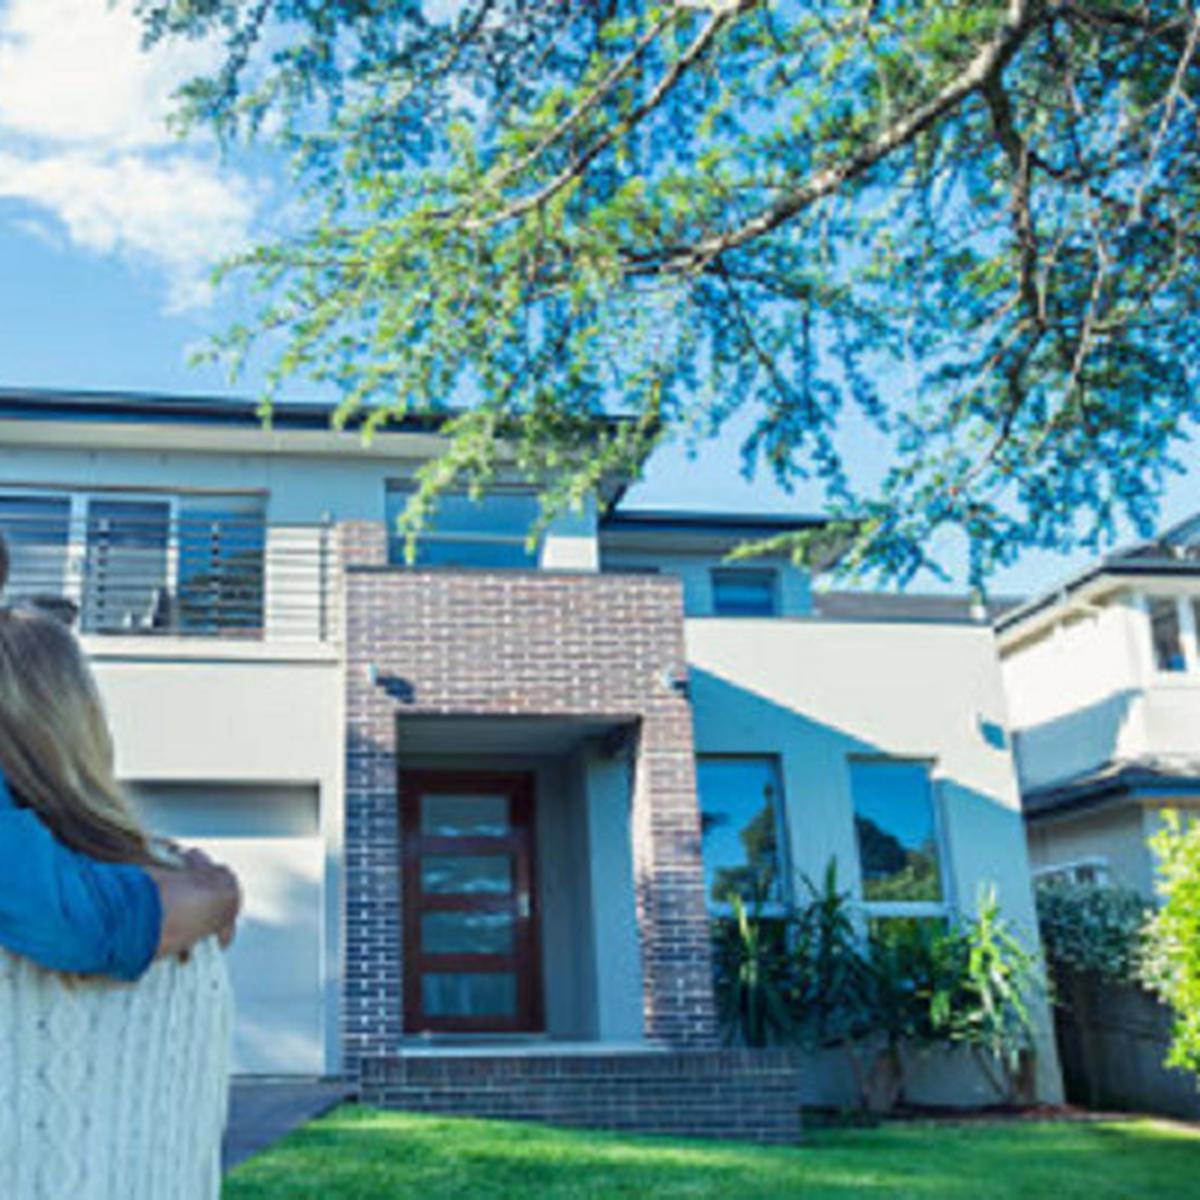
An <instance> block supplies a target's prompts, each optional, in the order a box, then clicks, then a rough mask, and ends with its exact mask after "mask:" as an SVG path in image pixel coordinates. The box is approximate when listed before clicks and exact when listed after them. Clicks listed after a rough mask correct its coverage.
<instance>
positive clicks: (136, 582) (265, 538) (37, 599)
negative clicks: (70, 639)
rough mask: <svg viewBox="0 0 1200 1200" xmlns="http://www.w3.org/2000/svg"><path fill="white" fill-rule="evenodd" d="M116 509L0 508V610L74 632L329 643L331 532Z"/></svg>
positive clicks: (151, 506) (158, 509)
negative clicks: (12, 608)
mask: <svg viewBox="0 0 1200 1200" xmlns="http://www.w3.org/2000/svg"><path fill="white" fill-rule="evenodd" d="M122 504H123V507H121V508H118V507H117V505H116V504H112V505H92V506H91V508H90V509H88V510H87V511H86V512H85V513H84V514H83V515H82V516H78V517H75V516H70V515H68V514H66V513H62V512H55V511H45V510H43V511H38V510H37V508H36V507H35V506H32V505H30V506H25V507H26V509H27V510H26V511H22V509H21V508H16V507H15V506H14V507H13V508H9V509H8V510H4V509H0V533H3V535H4V537H5V539H6V541H7V543H8V549H9V556H10V559H11V564H10V572H9V583H8V587H7V589H6V593H5V600H6V602H7V603H9V604H31V603H32V604H37V605H39V606H40V607H43V608H46V609H50V610H52V611H56V612H57V613H59V614H60V615H62V616H64V617H68V618H70V619H72V620H73V621H74V622H75V624H76V627H77V628H78V629H79V630H80V631H81V632H82V633H85V634H119V635H125V636H130V635H147V636H181V637H220V638H239V639H247V640H253V641H264V640H270V641H297V640H301V641H313V640H316V641H326V640H328V639H329V638H330V637H331V636H332V613H331V608H330V599H331V597H330V571H331V566H332V555H331V539H332V527H331V526H329V525H327V524H316V525H283V524H268V523H266V522H265V521H263V520H261V519H260V518H257V517H252V516H250V517H239V516H222V517H219V518H214V517H208V516H184V515H171V514H170V512H169V511H168V510H167V507H166V506H165V505H163V504H160V503H157V502H147V503H139V502H122Z"/></svg>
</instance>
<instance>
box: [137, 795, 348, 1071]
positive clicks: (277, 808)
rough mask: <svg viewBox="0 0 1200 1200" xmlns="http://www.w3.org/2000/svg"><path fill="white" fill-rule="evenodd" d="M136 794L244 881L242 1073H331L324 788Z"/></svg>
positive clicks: (145, 808)
mask: <svg viewBox="0 0 1200 1200" xmlns="http://www.w3.org/2000/svg"><path fill="white" fill-rule="evenodd" d="M131 791H132V793H133V795H134V798H135V800H136V802H137V804H138V807H139V809H140V810H141V812H142V814H143V816H144V818H145V820H146V821H147V823H148V824H149V825H150V827H151V828H152V829H153V830H155V831H156V832H158V833H161V834H164V835H166V836H168V837H172V838H176V839H178V840H179V841H180V842H183V843H186V844H188V845H192V846H198V847H199V848H200V849H202V850H204V851H205V852H206V853H208V854H210V855H212V857H213V858H215V859H217V860H219V861H221V862H224V863H227V864H228V865H229V866H231V867H232V868H233V869H234V870H235V871H236V872H237V873H238V876H239V877H240V879H241V881H242V887H243V889H244V891H245V897H246V903H245V910H244V912H243V915H242V921H241V925H240V926H239V930H238V936H237V939H236V941H235V942H234V944H233V946H232V948H231V949H230V952H229V967H230V972H231V974H232V976H233V987H234V993H235V996H236V998H237V1023H236V1026H235V1033H234V1071H235V1072H237V1073H239V1074H247V1075H321V1074H324V1073H325V1056H324V1038H323V1020H322V1003H321V925H322V915H321V914H322V903H321V897H322V887H321V881H322V875H323V871H324V857H325V855H324V846H323V844H322V841H321V838H320V823H319V802H318V793H317V789H316V788H315V787H312V788H308V787H259V786H240V785H238V786H230V785H227V784H221V785H217V786H212V787H208V786H204V785H199V784H153V785H138V786H136V787H134V788H132V789H131Z"/></svg>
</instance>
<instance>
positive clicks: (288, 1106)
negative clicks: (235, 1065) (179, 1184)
mask: <svg viewBox="0 0 1200 1200" xmlns="http://www.w3.org/2000/svg"><path fill="white" fill-rule="evenodd" d="M348 1094H349V1092H348V1089H347V1088H346V1087H345V1085H344V1084H340V1083H337V1082H329V1081H327V1080H319V1079H278V1080H276V1079H239V1080H234V1082H233V1085H232V1087H231V1089H230V1099H229V1124H228V1126H227V1128H226V1130H225V1142H224V1144H223V1146H222V1147H221V1163H222V1166H223V1167H224V1169H225V1170H226V1171H229V1170H232V1169H233V1168H234V1167H236V1166H237V1165H238V1163H241V1162H245V1160H246V1159H248V1158H250V1157H251V1156H252V1155H255V1154H258V1153H260V1152H261V1151H263V1150H265V1149H266V1148H267V1147H268V1146H270V1145H272V1144H273V1143H275V1142H277V1141H279V1139H280V1138H281V1137H283V1136H284V1134H287V1133H291V1131H292V1130H293V1129H295V1128H296V1127H297V1126H298V1125H303V1124H304V1123H305V1121H311V1120H312V1119H313V1118H314V1117H319V1116H321V1115H322V1114H323V1113H327V1112H328V1111H329V1110H330V1109H331V1108H334V1107H336V1106H337V1105H338V1104H340V1103H341V1102H342V1101H343V1100H344V1099H345V1098H346V1097H347V1095H348Z"/></svg>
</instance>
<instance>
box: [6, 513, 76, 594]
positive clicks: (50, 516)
mask: <svg viewBox="0 0 1200 1200" xmlns="http://www.w3.org/2000/svg"><path fill="white" fill-rule="evenodd" d="M70 525H71V502H70V500H68V499H67V498H66V497H65V496H55V497H49V496H0V533H3V535H4V537H5V540H6V541H7V542H8V552H9V556H10V559H11V561H10V563H9V574H8V595H9V597H11V598H12V599H14V600H20V599H23V598H28V597H30V596H60V595H62V591H63V585H64V583H65V581H66V566H67V540H68V535H69V533H70Z"/></svg>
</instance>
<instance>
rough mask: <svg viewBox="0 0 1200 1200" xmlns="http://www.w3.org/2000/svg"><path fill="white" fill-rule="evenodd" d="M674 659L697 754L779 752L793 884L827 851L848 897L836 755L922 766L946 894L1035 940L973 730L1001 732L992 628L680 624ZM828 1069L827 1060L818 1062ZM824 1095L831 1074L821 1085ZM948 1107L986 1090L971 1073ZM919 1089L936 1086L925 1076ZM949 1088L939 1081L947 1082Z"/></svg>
mask: <svg viewBox="0 0 1200 1200" xmlns="http://www.w3.org/2000/svg"><path fill="white" fill-rule="evenodd" d="M687 645H688V660H689V663H690V664H691V668H692V676H691V686H692V696H693V703H694V707H695V723H696V746H697V752H698V753H700V754H774V755H777V756H778V757H779V760H780V764H781V768H782V774H783V788H784V796H785V808H786V816H787V826H788V837H789V843H790V851H791V862H792V864H793V868H794V870H795V873H796V876H797V878H796V880H795V881H794V887H795V888H796V894H797V895H802V894H803V890H804V889H803V886H802V883H801V877H802V876H803V875H808V876H809V877H810V878H812V879H814V880H818V879H819V878H820V875H821V873H822V872H823V871H824V869H825V867H826V864H827V863H828V862H829V860H830V859H831V858H835V859H836V861H837V864H838V871H839V877H840V879H841V881H842V883H843V886H849V887H850V888H852V889H853V890H854V891H855V892H856V893H859V892H860V878H859V871H858V852H857V845H856V840H855V831H854V818H853V802H852V797H851V792H850V778H849V765H848V764H849V761H850V759H851V757H852V756H855V755H887V756H895V757H900V758H919V759H925V760H927V761H929V762H930V763H931V767H932V778H933V781H934V785H935V800H936V804H937V808H938V815H939V822H940V826H941V833H942V840H943V846H944V855H945V858H946V876H947V883H948V890H949V893H950V894H949V899H950V901H951V903H953V904H956V905H957V906H958V907H960V908H961V909H963V910H965V911H970V909H971V908H972V906H973V905H974V903H975V901H976V898H977V896H978V895H979V890H980V888H981V887H983V886H985V885H991V886H994V887H995V888H996V891H997V893H998V895H999V898H1000V901H1001V904H1002V906H1003V909H1004V912H1005V914H1006V916H1007V917H1008V918H1009V919H1010V920H1011V921H1012V922H1013V923H1014V924H1015V925H1016V926H1017V927H1018V928H1019V929H1020V930H1021V931H1022V933H1023V935H1024V936H1025V938H1026V939H1027V940H1028V941H1029V942H1030V944H1032V945H1035V946H1036V944H1037V931H1036V918H1035V913H1034V906H1033V894H1032V888H1031V884H1030V874H1029V859H1028V852H1027V849H1026V844H1025V835H1024V829H1023V826H1022V820H1021V813H1020V803H1019V799H1018V792H1017V785H1016V778H1015V774H1014V770H1013V764H1012V758H1011V754H1010V752H1009V751H1008V750H1007V749H1006V748H998V747H997V746H996V745H995V744H993V742H994V738H993V739H992V740H991V741H990V740H989V739H988V738H987V737H986V736H985V733H984V727H985V726H998V727H999V728H1001V729H1003V728H1005V727H1006V726H1007V723H1008V722H1007V714H1006V707H1005V700H1004V695H1003V690H1002V687H1001V681H1000V672H999V667H998V664H997V661H996V651H995V644H994V641H993V638H992V634H991V631H990V630H989V629H987V628H983V627H979V626H970V625H949V624H946V625H941V624H936V625H935V624H919V623H911V624H901V623H887V624H883V623H871V622H835V621H820V620H812V621H803V620H801V621H788V620H776V621H770V620H754V619H717V618H710V619H704V620H690V621H688V622H687ZM1038 1019H1039V1041H1038V1049H1039V1056H1038V1057H1039V1062H1040V1065H1041V1076H1040V1080H1039V1086H1040V1091H1041V1095H1042V1096H1043V1097H1045V1098H1046V1099H1055V1098H1057V1097H1058V1096H1059V1095H1060V1082H1059V1073H1058V1065H1057V1057H1056V1053H1055V1050H1054V1042H1053V1037H1052V1035H1051V1032H1050V1025H1049V1015H1048V1013H1047V1012H1046V1011H1045V1009H1044V1008H1041V1007H1039V1010H1038ZM830 1069H831V1071H833V1070H834V1068H832V1067H831V1068H830ZM825 1082H826V1083H828V1085H829V1088H830V1089H831V1094H835V1093H836V1083H837V1080H836V1079H834V1078H832V1077H831V1078H830V1079H828V1080H826V1081H825ZM953 1088H954V1089H957V1092H956V1095H957V1102H963V1100H964V1099H965V1098H966V1097H967V1096H969V1097H970V1098H972V1099H979V1100H983V1099H986V1098H987V1088H986V1085H985V1084H984V1083H983V1081H982V1080H981V1079H979V1078H976V1077H973V1076H972V1077H969V1078H958V1079H956V1080H955V1081H954V1085H953ZM927 1089H928V1093H929V1095H931V1096H935V1095H941V1094H943V1088H942V1086H941V1084H940V1083H939V1081H938V1080H937V1079H933V1078H931V1079H930V1080H929V1081H928V1083H927ZM952 1090H953V1089H952Z"/></svg>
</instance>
